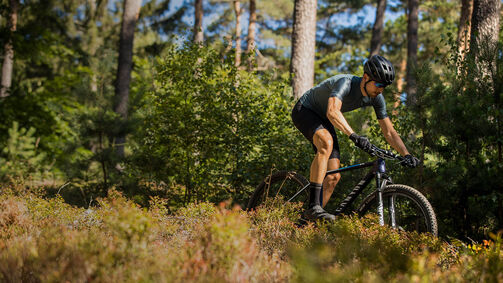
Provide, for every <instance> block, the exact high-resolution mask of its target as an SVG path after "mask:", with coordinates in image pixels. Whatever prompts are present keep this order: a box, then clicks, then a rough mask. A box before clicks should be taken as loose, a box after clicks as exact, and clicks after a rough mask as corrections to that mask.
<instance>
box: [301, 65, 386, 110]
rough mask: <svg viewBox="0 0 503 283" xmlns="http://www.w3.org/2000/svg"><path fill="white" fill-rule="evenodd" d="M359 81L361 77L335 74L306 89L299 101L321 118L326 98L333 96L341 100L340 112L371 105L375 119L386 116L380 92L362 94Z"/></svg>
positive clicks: (325, 105)
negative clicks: (367, 94)
mask: <svg viewBox="0 0 503 283" xmlns="http://www.w3.org/2000/svg"><path fill="white" fill-rule="evenodd" d="M361 81H362V77H357V76H353V75H336V76H333V77H331V78H328V79H326V80H324V81H323V82H321V83H320V84H318V85H317V86H315V87H313V88H311V89H310V90H308V91H306V92H305V93H304V94H303V95H302V97H301V98H300V101H301V103H302V105H304V107H306V108H309V109H311V110H313V111H314V112H316V113H317V114H318V115H320V117H322V118H326V117H327V105H328V99H329V98H330V97H333V96H335V97H337V98H339V99H340V100H341V101H342V107H341V112H349V111H352V110H355V109H357V108H361V107H366V106H371V105H372V106H373V107H374V111H375V113H376V116H377V119H384V118H386V117H388V114H387V113H386V102H385V101H384V96H383V95H382V93H381V94H379V95H378V96H376V97H375V98H370V97H368V96H363V94H362V92H361V90H360V83H361Z"/></svg>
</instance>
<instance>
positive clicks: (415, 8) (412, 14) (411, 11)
mask: <svg viewBox="0 0 503 283" xmlns="http://www.w3.org/2000/svg"><path fill="white" fill-rule="evenodd" d="M407 12H408V13H407V14H408V21H407V79H406V80H407V104H408V105H415V104H416V102H417V85H416V76H415V74H414V72H415V70H416V67H417V30H418V25H419V24H418V12H419V0H408V3H407Z"/></svg>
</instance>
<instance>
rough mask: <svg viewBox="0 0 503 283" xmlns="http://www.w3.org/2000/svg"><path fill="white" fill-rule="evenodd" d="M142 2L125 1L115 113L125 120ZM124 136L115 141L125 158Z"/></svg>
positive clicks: (117, 148) (134, 0) (139, 0)
mask: <svg viewBox="0 0 503 283" xmlns="http://www.w3.org/2000/svg"><path fill="white" fill-rule="evenodd" d="M140 7H141V0H124V12H123V13H124V14H123V16H122V26H121V34H120V43H119V65H118V67H117V81H116V86H115V109H114V110H115V112H116V113H117V114H119V115H120V116H121V117H122V118H123V119H124V120H126V119H127V116H128V100H129V83H130V81H131V69H132V66H133V42H134V30H135V27H136V20H137V19H138V15H139V13H140ZM125 142H126V137H125V135H124V134H122V135H119V136H117V137H116V139H115V146H116V152H117V154H118V156H119V157H124V143H125Z"/></svg>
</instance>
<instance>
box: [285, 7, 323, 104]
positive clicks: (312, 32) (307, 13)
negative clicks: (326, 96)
mask: <svg viewBox="0 0 503 283" xmlns="http://www.w3.org/2000/svg"><path fill="white" fill-rule="evenodd" d="M316 5H317V0H295V6H294V16H293V32H292V63H291V67H290V73H291V75H292V77H293V78H292V87H293V95H294V98H295V99H298V98H299V97H300V96H302V94H303V93H304V92H305V91H307V90H308V89H309V88H311V87H312V86H313V82H314V56H315V48H316Z"/></svg>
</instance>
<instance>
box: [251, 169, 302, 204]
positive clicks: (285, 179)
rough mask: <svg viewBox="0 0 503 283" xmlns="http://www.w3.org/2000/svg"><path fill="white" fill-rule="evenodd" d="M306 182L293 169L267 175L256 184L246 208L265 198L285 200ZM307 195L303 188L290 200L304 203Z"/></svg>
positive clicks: (263, 200)
mask: <svg viewBox="0 0 503 283" xmlns="http://www.w3.org/2000/svg"><path fill="white" fill-rule="evenodd" d="M308 184H309V181H308V180H306V178H304V176H302V175H300V174H299V173H297V172H295V171H278V172H276V173H274V174H272V175H269V176H267V177H266V178H265V179H264V180H263V181H262V183H260V185H258V187H257V188H256V189H255V192H253V195H252V196H251V198H250V201H249V202H248V206H247V209H254V208H256V207H257V206H259V205H261V204H263V203H264V202H265V201H266V200H267V199H274V200H277V201H284V202H286V201H288V200H289V199H290V198H291V197H293V196H294V195H295V194H296V193H297V192H299V191H300V190H301V189H302V188H304V187H305V186H307V185H308ZM308 196H309V193H308V190H304V191H303V192H301V193H300V194H298V195H297V196H296V197H295V198H294V199H292V202H302V203H303V204H304V203H306V200H307V199H308Z"/></svg>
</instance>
